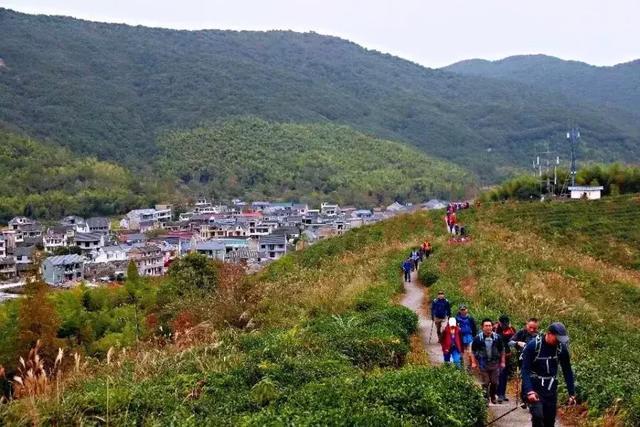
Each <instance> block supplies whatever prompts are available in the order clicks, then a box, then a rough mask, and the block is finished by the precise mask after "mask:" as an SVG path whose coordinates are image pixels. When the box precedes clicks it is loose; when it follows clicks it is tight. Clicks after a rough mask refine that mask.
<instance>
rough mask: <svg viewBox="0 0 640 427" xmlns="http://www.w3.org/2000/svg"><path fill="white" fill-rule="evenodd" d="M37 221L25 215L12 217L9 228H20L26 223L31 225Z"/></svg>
mask: <svg viewBox="0 0 640 427" xmlns="http://www.w3.org/2000/svg"><path fill="white" fill-rule="evenodd" d="M35 223H36V222H35V221H34V220H32V219H29V218H27V217H24V216H17V217H15V218H12V219H11V220H10V221H9V228H10V229H12V230H19V229H20V227H22V226H25V225H31V224H35Z"/></svg>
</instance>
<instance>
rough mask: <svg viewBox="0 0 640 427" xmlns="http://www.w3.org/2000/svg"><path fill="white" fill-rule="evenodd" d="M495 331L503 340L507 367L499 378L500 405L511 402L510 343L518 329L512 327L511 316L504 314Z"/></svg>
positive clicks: (511, 361)
mask: <svg viewBox="0 0 640 427" xmlns="http://www.w3.org/2000/svg"><path fill="white" fill-rule="evenodd" d="M493 330H494V331H495V333H496V334H498V336H499V337H500V338H501V339H502V345H503V346H504V352H505V358H506V367H505V368H504V369H502V370H501V371H500V377H499V378H498V403H502V402H508V401H509V399H507V381H509V376H510V375H511V369H512V367H513V365H514V362H513V359H512V357H511V356H512V354H511V348H510V347H509V341H511V338H512V337H513V336H514V335H515V334H516V329H515V328H514V327H513V326H511V323H510V322H509V316H507V315H506V314H503V315H501V316H500V317H499V318H498V323H496V324H495V325H494V327H493Z"/></svg>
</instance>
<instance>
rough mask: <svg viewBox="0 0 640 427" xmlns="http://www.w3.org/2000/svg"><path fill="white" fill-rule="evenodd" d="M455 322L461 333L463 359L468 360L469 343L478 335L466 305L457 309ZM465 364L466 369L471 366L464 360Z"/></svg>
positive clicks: (474, 322)
mask: <svg viewBox="0 0 640 427" xmlns="http://www.w3.org/2000/svg"><path fill="white" fill-rule="evenodd" d="M456 322H457V323H458V327H459V328H460V332H462V346H463V347H464V351H463V353H464V354H463V357H464V358H465V359H467V358H470V356H469V355H470V354H471V351H470V350H471V343H472V342H473V337H475V336H476V335H477V334H478V328H477V327H476V321H475V319H474V318H473V317H471V316H470V315H469V310H468V309H467V306H466V305H464V304H462V305H460V307H458V314H456ZM465 355H466V357H465ZM465 363H466V364H467V368H468V367H470V365H471V364H470V363H469V360H466V362H465Z"/></svg>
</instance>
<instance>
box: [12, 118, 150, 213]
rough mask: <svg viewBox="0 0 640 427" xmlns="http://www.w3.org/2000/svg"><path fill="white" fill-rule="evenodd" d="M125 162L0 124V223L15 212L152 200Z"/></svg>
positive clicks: (128, 205) (86, 209)
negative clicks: (76, 150) (46, 141)
mask: <svg viewBox="0 0 640 427" xmlns="http://www.w3.org/2000/svg"><path fill="white" fill-rule="evenodd" d="M153 193H154V190H153V189H152V188H150V187H148V186H147V187H145V186H143V185H141V184H140V183H139V182H138V180H137V179H135V178H134V177H133V176H132V175H131V173H130V172H129V171H127V170H126V169H124V168H122V167H121V166H118V165H115V164H112V163H108V162H103V161H98V160H96V159H95V158H90V157H81V156H78V155H75V154H73V153H71V152H70V151H69V150H67V149H64V148H60V147H56V146H50V145H47V144H43V143H41V142H38V141H35V140H32V139H30V138H27V137H25V136H22V135H19V134H16V133H12V132H9V131H7V130H4V129H2V128H0V223H3V222H6V221H8V220H9V219H10V218H11V217H13V216H15V215H29V216H32V217H36V218H42V219H59V218H61V217H63V216H65V215H70V214H76V215H83V216H92V215H113V214H116V213H122V212H124V211H126V210H128V209H132V208H134V207H139V206H142V205H144V204H146V203H150V202H152V201H153Z"/></svg>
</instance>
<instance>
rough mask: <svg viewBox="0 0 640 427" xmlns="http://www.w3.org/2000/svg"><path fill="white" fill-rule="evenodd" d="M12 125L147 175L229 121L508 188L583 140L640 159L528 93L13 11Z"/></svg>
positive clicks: (295, 40) (192, 35) (379, 65)
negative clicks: (183, 136)
mask: <svg viewBox="0 0 640 427" xmlns="http://www.w3.org/2000/svg"><path fill="white" fill-rule="evenodd" d="M0 27H2V38H0V58H2V64H3V65H2V66H0V120H2V121H5V122H7V123H10V124H12V125H13V126H16V127H18V128H21V129H23V130H25V131H27V132H28V133H30V134H31V135H34V136H36V137H39V138H46V139H48V140H51V141H54V142H56V143H58V144H62V145H65V146H67V147H69V148H70V149H72V150H73V151H75V152H79V153H88V154H91V155H96V156H97V157H98V158H99V159H116V160H118V161H122V162H126V163H127V164H128V165H130V166H134V167H135V168H137V169H145V165H147V164H148V162H149V158H150V156H152V155H154V154H155V153H156V152H157V151H158V147H157V145H156V138H157V136H158V134H160V133H162V132H163V131H166V130H173V129H176V128H181V129H184V128H190V127H195V126H197V125H198V124H199V123H201V122H202V121H210V120H216V119H219V118H221V117H226V116H229V115H246V114H249V115H256V116H260V117H263V118H267V119H271V120H277V121H283V122H290V121H295V122H333V123H337V124H347V125H349V126H351V127H354V128H356V129H359V130H362V131H365V132H367V133H370V134H375V135H377V136H378V137H382V138H386V139H392V140H398V141H404V142H408V143H410V144H412V145H414V146H416V147H419V148H420V149H422V150H423V151H425V152H426V153H428V154H430V155H435V156H438V157H441V158H444V159H449V160H452V161H454V162H456V163H457V164H458V165H461V166H463V167H465V168H469V169H471V170H472V171H474V172H475V173H477V174H478V175H479V176H480V177H481V178H482V179H483V181H485V182H486V181H492V182H495V181H496V180H497V179H498V178H501V177H504V176H505V175H508V174H509V173H511V172H512V171H513V170H517V169H519V168H520V167H523V166H525V165H527V164H528V163H529V158H530V156H531V155H532V153H533V152H534V150H535V147H536V145H539V144H542V143H545V142H548V141H551V142H553V141H563V140H564V139H563V135H564V131H565V128H566V126H567V122H568V121H569V120H572V121H574V122H576V123H579V124H580V125H581V127H582V134H583V140H584V144H585V145H584V153H585V155H586V156H588V157H590V158H591V159H592V160H602V161H611V160H620V159H623V158H624V159H625V160H634V159H640V144H638V143H637V142H638V140H639V138H640V126H638V125H637V124H636V123H635V122H633V121H630V120H629V119H628V117H626V115H625V114H624V113H622V112H620V111H614V110H611V111H610V110H607V109H606V108H604V107H601V106H597V107H587V106H576V105H574V104H572V103H571V102H569V101H568V100H567V99H565V98H564V97H562V96H559V95H557V94H554V93H552V92H548V91H542V90H540V89H533V88H531V87H530V86H528V85H524V84H522V83H517V82H504V81H496V80H493V79H486V78H482V77H475V76H462V75H459V74H455V73H450V72H446V71H441V70H430V69H427V68H424V67H421V66H419V65H417V64H414V63H411V62H408V61H405V60H402V59H400V58H397V57H393V56H391V55H385V54H381V53H379V52H375V51H370V50H367V49H364V48H362V47H360V46H358V45H356V44H354V43H351V42H348V41H345V40H342V39H338V38H335V37H328V36H322V35H319V34H315V33H305V34H300V33H294V32H286V31H270V32H251V31H241V32H237V31H215V30H212V31H175V30H164V29H156V28H144V27H131V26H126V25H115V24H101V23H94V22H87V21H81V20H76V19H71V18H63V17H48V16H31V15H25V14H20V13H16V12H12V11H9V10H7V9H0Z"/></svg>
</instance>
